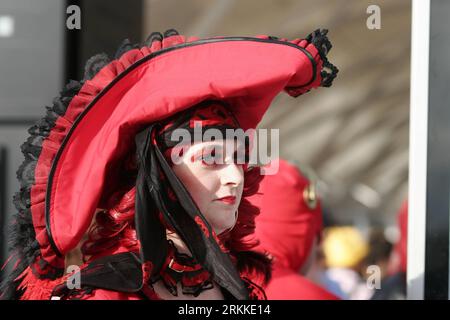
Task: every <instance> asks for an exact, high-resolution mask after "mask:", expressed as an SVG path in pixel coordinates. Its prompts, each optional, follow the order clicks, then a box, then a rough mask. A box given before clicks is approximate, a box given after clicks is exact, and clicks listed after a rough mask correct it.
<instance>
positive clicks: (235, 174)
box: [221, 163, 244, 186]
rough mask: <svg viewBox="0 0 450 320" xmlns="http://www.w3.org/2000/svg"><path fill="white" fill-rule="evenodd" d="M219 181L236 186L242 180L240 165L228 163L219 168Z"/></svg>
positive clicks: (242, 174)
mask: <svg viewBox="0 0 450 320" xmlns="http://www.w3.org/2000/svg"><path fill="white" fill-rule="evenodd" d="M221 182H222V184H223V185H233V186H238V185H240V184H242V183H243V182H244V172H243V169H242V166H240V165H237V164H235V163H230V164H227V165H226V166H224V168H223V169H222V170H221Z"/></svg>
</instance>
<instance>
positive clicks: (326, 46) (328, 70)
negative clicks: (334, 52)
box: [305, 29, 339, 87]
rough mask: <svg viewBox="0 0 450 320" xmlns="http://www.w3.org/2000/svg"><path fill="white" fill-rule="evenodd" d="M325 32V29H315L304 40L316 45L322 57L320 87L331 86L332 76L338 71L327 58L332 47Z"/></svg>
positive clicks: (334, 76)
mask: <svg viewBox="0 0 450 320" xmlns="http://www.w3.org/2000/svg"><path fill="white" fill-rule="evenodd" d="M327 33H328V30H327V29H317V30H314V31H313V32H311V33H310V34H309V35H308V36H307V37H306V38H305V40H306V41H308V42H309V43H311V44H313V45H314V46H315V47H316V49H317V50H318V51H319V55H320V58H321V59H322V62H323V67H322V71H321V72H320V76H321V78H322V82H321V86H322V87H331V85H332V83H333V80H334V78H336V76H337V74H338V72H339V69H338V68H337V67H336V66H335V65H333V64H332V63H330V62H329V61H328V58H327V54H328V52H329V51H330V50H331V48H332V47H333V46H332V44H331V42H330V40H329V39H328V37H327Z"/></svg>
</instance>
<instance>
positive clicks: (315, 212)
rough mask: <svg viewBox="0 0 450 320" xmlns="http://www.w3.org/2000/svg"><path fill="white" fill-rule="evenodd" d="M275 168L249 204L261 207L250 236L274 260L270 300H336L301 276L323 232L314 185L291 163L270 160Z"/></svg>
mask: <svg viewBox="0 0 450 320" xmlns="http://www.w3.org/2000/svg"><path fill="white" fill-rule="evenodd" d="M271 166H273V167H275V168H278V172H277V173H276V174H274V175H266V176H264V179H263V180H262V181H261V183H260V185H259V190H258V193H257V194H255V195H254V196H252V197H250V202H251V203H252V204H254V205H255V206H257V207H259V208H261V213H260V215H259V216H258V217H257V218H256V230H255V233H254V237H255V238H256V239H257V240H259V242H260V243H259V246H258V247H257V249H258V250H259V251H261V252H267V253H269V254H270V256H271V257H272V258H273V272H272V279H271V280H270V281H269V283H268V285H267V287H266V289H265V292H266V295H267V299H269V300H336V299H338V298H337V297H336V296H334V295H333V294H331V293H329V292H328V291H326V290H325V289H322V288H321V287H319V286H318V285H316V284H314V283H313V282H312V281H310V280H308V279H307V278H305V277H304V276H303V275H304V274H306V273H307V271H308V269H309V268H310V267H311V263H312V261H313V259H314V257H315V250H316V247H317V242H318V241H319V239H320V234H321V231H322V209H321V207H320V202H319V199H318V197H317V194H316V192H315V187H314V184H313V183H312V182H311V181H309V180H308V178H306V177H305V176H304V175H303V174H302V172H300V170H299V169H298V168H297V167H296V166H295V165H293V164H290V163H289V162H287V161H285V160H283V159H276V160H273V161H272V163H271Z"/></svg>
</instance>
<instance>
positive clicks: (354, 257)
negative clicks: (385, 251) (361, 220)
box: [322, 226, 369, 268]
mask: <svg viewBox="0 0 450 320" xmlns="http://www.w3.org/2000/svg"><path fill="white" fill-rule="evenodd" d="M322 246H323V253H324V256H325V262H326V265H327V267H329V268H352V267H355V266H356V265H357V264H358V263H360V262H361V261H362V259H364V257H365V256H366V255H367V254H368V252H369V245H368V243H367V241H366V240H365V239H364V237H363V235H362V234H361V233H360V232H359V231H358V229H356V228H354V227H350V226H345V227H330V228H327V229H326V230H325V232H324V239H323V243H322Z"/></svg>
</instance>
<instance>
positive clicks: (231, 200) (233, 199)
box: [216, 196, 236, 204]
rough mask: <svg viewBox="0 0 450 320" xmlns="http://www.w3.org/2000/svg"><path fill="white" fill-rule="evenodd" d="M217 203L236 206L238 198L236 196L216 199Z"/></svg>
mask: <svg viewBox="0 0 450 320" xmlns="http://www.w3.org/2000/svg"><path fill="white" fill-rule="evenodd" d="M216 200H217V201H221V202H223V203H226V204H235V203H236V197H235V196H227V197H223V198H219V199H216Z"/></svg>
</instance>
